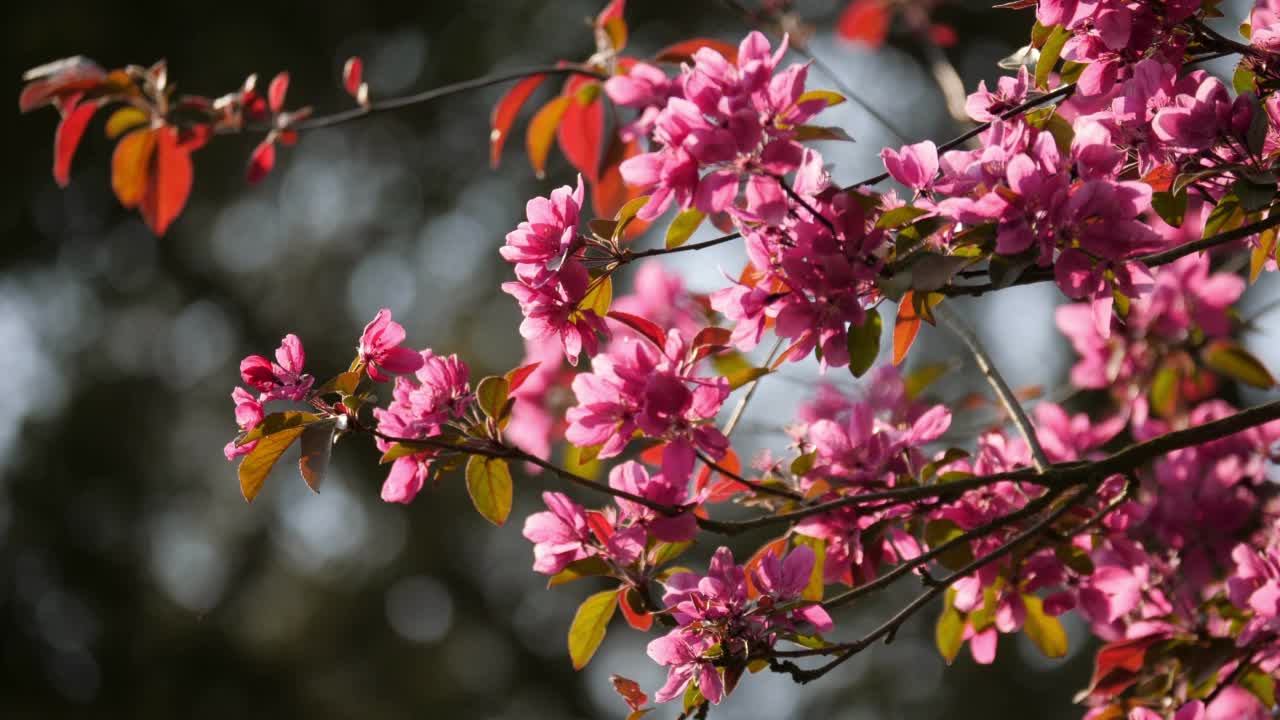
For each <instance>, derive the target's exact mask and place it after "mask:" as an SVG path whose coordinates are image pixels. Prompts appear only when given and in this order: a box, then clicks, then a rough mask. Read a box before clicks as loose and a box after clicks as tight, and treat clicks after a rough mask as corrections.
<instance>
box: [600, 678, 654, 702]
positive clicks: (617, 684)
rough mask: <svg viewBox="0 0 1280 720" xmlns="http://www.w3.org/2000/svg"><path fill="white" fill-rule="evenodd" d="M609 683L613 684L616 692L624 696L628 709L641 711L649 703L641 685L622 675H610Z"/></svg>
mask: <svg viewBox="0 0 1280 720" xmlns="http://www.w3.org/2000/svg"><path fill="white" fill-rule="evenodd" d="M609 682H611V683H613V690H614V692H616V693H618V694H619V695H621V696H622V699H623V700H624V701H625V702H626V703H627V707H629V708H631V709H632V710H639V709H640V707H641V706H642V705H644V704H645V703H647V702H649V696H648V695H645V694H644V691H643V690H641V689H640V683H638V682H636V681H635V680H632V679H630V678H625V677H622V676H621V675H610V676H609Z"/></svg>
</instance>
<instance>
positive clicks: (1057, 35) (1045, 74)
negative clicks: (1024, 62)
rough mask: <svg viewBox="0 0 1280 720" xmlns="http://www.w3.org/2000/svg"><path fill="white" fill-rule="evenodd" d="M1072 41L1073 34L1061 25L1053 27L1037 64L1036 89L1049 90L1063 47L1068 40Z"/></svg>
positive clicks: (1041, 49)
mask: <svg viewBox="0 0 1280 720" xmlns="http://www.w3.org/2000/svg"><path fill="white" fill-rule="evenodd" d="M1070 39H1071V32H1070V31H1068V30H1067V29H1066V28H1065V27H1063V26H1061V25H1055V26H1053V31H1052V32H1050V33H1049V37H1048V39H1046V40H1045V41H1044V46H1043V47H1041V48H1040V59H1039V61H1037V62H1036V87H1038V88H1046V89H1047V88H1048V83H1049V74H1050V73H1052V72H1053V68H1054V66H1055V65H1057V64H1058V58H1059V56H1061V54H1062V46H1063V45H1066V44H1067V40H1070Z"/></svg>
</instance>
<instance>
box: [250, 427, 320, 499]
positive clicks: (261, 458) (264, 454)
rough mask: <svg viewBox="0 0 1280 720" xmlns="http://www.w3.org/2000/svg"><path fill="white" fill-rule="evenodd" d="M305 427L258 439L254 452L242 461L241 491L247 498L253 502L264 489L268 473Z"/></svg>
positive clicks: (293, 428) (288, 429)
mask: <svg viewBox="0 0 1280 720" xmlns="http://www.w3.org/2000/svg"><path fill="white" fill-rule="evenodd" d="M305 429H306V428H305V427H303V426H298V427H291V428H287V429H285V430H281V431H279V432H274V433H271V434H270V435H267V436H265V437H263V438H262V439H260V440H258V445H257V447H255V448H254V449H253V452H251V453H249V454H248V455H246V456H245V458H244V460H241V461H240V493H241V494H242V495H244V499H245V500H248V501H249V502H253V499H254V498H255V497H257V496H258V492H259V491H260V490H262V484H263V483H264V482H266V480H267V475H270V474H271V468H273V467H275V464H276V461H277V460H279V459H280V456H281V455H283V454H284V451H285V450H288V449H289V446H290V445H292V444H293V441H294V440H297V439H298V436H299V435H301V434H302V431H303V430H305Z"/></svg>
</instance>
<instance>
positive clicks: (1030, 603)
mask: <svg viewBox="0 0 1280 720" xmlns="http://www.w3.org/2000/svg"><path fill="white" fill-rule="evenodd" d="M1022 604H1023V605H1025V606H1026V608H1027V619H1026V622H1025V623H1024V624H1023V626H1022V630H1023V632H1025V633H1026V634H1027V637H1028V638H1030V639H1031V642H1033V643H1035V645H1036V647H1038V648H1040V652H1042V653H1044V656H1045V657H1050V658H1060V657H1065V656H1066V654H1067V632H1066V631H1065V630H1063V629H1062V621H1061V620H1059V619H1058V618H1056V617H1053V616H1051V615H1046V614H1045V612H1044V602H1043V601H1042V600H1041V599H1040V597H1039V596H1037V595H1032V594H1030V593H1027V594H1024V595H1023V596H1022Z"/></svg>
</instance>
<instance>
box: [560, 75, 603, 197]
mask: <svg viewBox="0 0 1280 720" xmlns="http://www.w3.org/2000/svg"><path fill="white" fill-rule="evenodd" d="M592 85H595V86H596V89H597V90H599V85H600V83H599V81H597V80H594V79H591V78H585V77H581V76H574V77H571V78H569V81H568V82H567V83H565V88H564V93H563V94H564V96H566V97H571V98H573V100H572V101H571V102H570V103H569V105H568V107H566V108H565V111H564V117H562V118H561V119H560V126H559V128H558V129H557V131H556V137H557V139H558V140H559V141H560V150H561V152H563V153H564V156H565V157H566V158H567V159H568V160H569V164H570V165H572V166H573V167H574V168H576V169H577V170H578V172H580V173H582V176H583V177H585V178H586V179H587V181H588V182H590V183H591V184H593V185H594V184H595V183H596V182H597V181H598V180H599V178H600V159H601V157H602V156H603V151H604V101H603V100H601V99H600V92H591V91H590V90H589V89H588V88H589V87H590V86H592ZM584 97H589V98H590V101H589V102H585V103H584V102H583V98H584Z"/></svg>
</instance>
